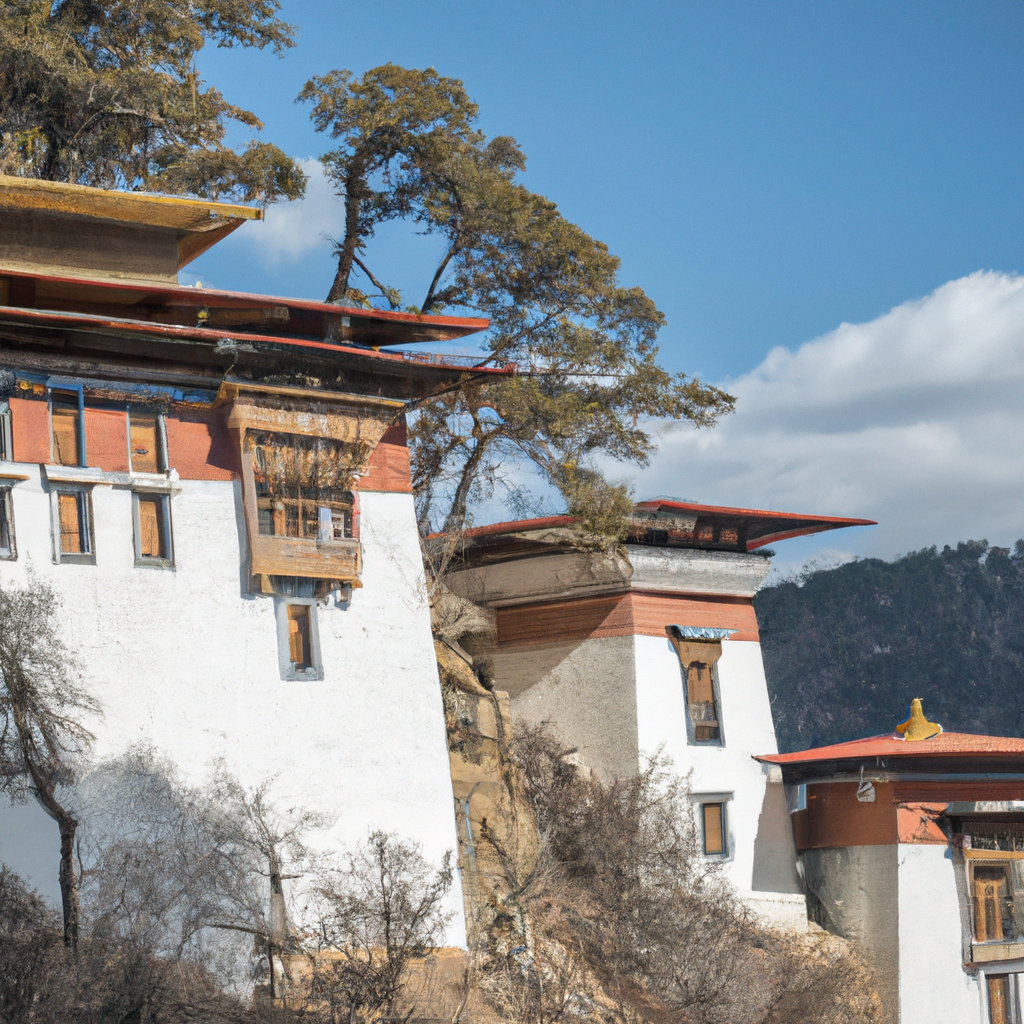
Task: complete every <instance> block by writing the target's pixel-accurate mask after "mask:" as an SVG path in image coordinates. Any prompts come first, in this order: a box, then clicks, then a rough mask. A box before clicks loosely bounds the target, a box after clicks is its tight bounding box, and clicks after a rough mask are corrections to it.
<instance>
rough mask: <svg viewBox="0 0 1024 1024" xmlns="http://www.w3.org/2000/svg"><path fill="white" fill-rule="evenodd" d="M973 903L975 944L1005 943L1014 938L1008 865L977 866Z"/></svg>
mask: <svg viewBox="0 0 1024 1024" xmlns="http://www.w3.org/2000/svg"><path fill="white" fill-rule="evenodd" d="M971 902H972V904H973V908H972V909H973V911H974V941H975V942H1003V941H1004V938H1005V939H1012V938H1013V931H1014V929H1013V894H1012V890H1011V889H1010V879H1009V878H1008V876H1007V870H1006V868H1005V867H1004V866H1002V865H995V864H976V865H975V866H974V870H973V872H972V886H971Z"/></svg>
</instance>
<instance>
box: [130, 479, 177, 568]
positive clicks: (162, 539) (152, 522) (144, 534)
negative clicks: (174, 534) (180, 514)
mask: <svg viewBox="0 0 1024 1024" xmlns="http://www.w3.org/2000/svg"><path fill="white" fill-rule="evenodd" d="M132 505H133V509H132V511H133V513H134V519H135V564H136V565H164V566H166V565H170V564H171V563H172V561H173V556H172V553H171V499H170V498H169V497H168V496H167V495H166V494H141V493H138V492H135V493H133V494H132Z"/></svg>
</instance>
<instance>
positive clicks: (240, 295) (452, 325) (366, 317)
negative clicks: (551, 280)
mask: <svg viewBox="0 0 1024 1024" xmlns="http://www.w3.org/2000/svg"><path fill="white" fill-rule="evenodd" d="M3 273H4V276H5V277H12V278H26V279H28V278H31V279H33V280H35V281H36V282H37V288H38V289H39V292H40V298H39V302H38V304H37V308H52V306H51V307H44V306H43V303H45V302H46V301H47V299H50V301H53V300H54V299H58V300H63V299H65V298H67V299H69V300H71V301H73V302H74V303H75V304H76V305H75V306H72V307H71V308H76V306H77V308H79V309H80V308H81V304H82V303H93V304H96V303H103V302H115V303H117V304H118V305H124V306H125V309H126V310H131V308H132V306H133V305H138V306H140V307H158V308H175V307H177V308H187V309H197V310H198V309H203V308H208V309H226V308H227V309H264V308H267V307H277V306H280V307H286V308H287V309H288V310H289V311H290V312H291V314H292V319H294V320H302V319H303V317H304V318H305V319H307V320H308V319H310V318H319V317H322V316H323V315H324V314H329V315H331V316H344V317H348V318H349V319H350V320H351V321H353V324H352V327H353V328H355V329H356V332H357V333H360V331H362V332H364V333H365V331H366V330H370V329H372V328H374V327H375V328H376V329H377V334H376V336H375V337H374V338H373V339H372V343H374V344H381V345H400V344H407V343H410V342H418V341H450V340H452V339H454V338H463V337H465V336H466V335H469V334H476V333H477V332H479V331H483V330H486V329H487V327H488V326H489V324H490V321H489V320H485V319H481V318H479V317H463V316H432V315H426V314H422V313H404V312H400V311H398V310H382V309H367V308H366V307H364V306H338V305H334V304H333V303H328V302H316V301H313V300H312V299H290V298H282V297H280V296H275V295H256V294H253V293H250V292H230V291H221V290H218V289H215V288H188V287H185V286H184V285H177V284H167V285H161V284H157V283H153V284H150V283H145V284H138V283H134V282H125V281H110V280H99V279H96V278H81V277H68V276H63V275H52V274H40V273H33V272H31V271H17V270H7V269H5V270H4V272H3ZM44 292H45V295H44V294H43V293H44ZM126 300H127V301H126ZM129 315H130V314H129ZM139 319H143V318H142V317H139ZM388 328H391V329H393V330H394V331H395V334H394V337H393V338H390V337H388V336H387V335H386V334H383V335H382V334H381V331H382V330H383V331H386V330H387V329H388ZM480 358H481V359H482V358H484V357H483V356H481V357H480Z"/></svg>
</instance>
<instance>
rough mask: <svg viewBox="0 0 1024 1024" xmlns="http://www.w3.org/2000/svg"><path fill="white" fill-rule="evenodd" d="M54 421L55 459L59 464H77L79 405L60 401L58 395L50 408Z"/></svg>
mask: <svg viewBox="0 0 1024 1024" xmlns="http://www.w3.org/2000/svg"><path fill="white" fill-rule="evenodd" d="M50 416H51V421H52V423H53V461H54V462H55V463H56V464H57V465H58V466H77V465H78V464H79V458H78V456H79V451H78V405H77V403H76V404H75V405H71V404H70V403H66V402H61V401H58V400H57V398H56V397H54V399H53V404H52V407H51V410H50Z"/></svg>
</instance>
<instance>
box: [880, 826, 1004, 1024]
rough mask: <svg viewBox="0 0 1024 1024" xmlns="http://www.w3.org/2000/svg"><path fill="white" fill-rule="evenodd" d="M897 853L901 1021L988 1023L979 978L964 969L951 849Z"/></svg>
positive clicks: (920, 846) (917, 846)
mask: <svg viewBox="0 0 1024 1024" xmlns="http://www.w3.org/2000/svg"><path fill="white" fill-rule="evenodd" d="M890 849H893V848H891V847H890ZM894 852H895V855H896V858H897V863H898V871H899V875H898V878H899V881H898V889H899V902H898V907H899V915H898V918H899V1003H900V1017H899V1019H900V1021H901V1022H903V1024H910V1022H912V1021H919V1020H926V1021H933V1022H934V1024H964V1022H966V1021H974V1020H976V1021H981V1022H984V1021H986V1020H987V1018H988V1015H987V1013H985V1012H984V1010H985V1009H986V1008H985V1007H984V1006H983V1004H982V993H981V990H980V986H979V984H978V978H979V974H978V973H977V972H975V973H968V972H966V971H965V970H964V969H963V945H962V941H961V932H960V928H959V922H960V917H961V908H960V897H959V894H958V892H957V884H956V879H955V877H954V870H953V861H952V858H951V856H950V851H949V848H948V847H947V846H945V844H943V845H939V844H937V843H935V844H931V843H929V844H924V843H900V844H899V846H897V847H895V850H894Z"/></svg>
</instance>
